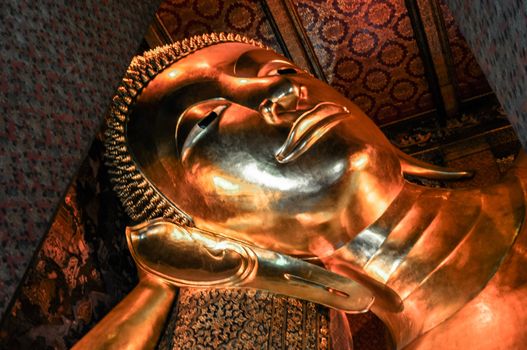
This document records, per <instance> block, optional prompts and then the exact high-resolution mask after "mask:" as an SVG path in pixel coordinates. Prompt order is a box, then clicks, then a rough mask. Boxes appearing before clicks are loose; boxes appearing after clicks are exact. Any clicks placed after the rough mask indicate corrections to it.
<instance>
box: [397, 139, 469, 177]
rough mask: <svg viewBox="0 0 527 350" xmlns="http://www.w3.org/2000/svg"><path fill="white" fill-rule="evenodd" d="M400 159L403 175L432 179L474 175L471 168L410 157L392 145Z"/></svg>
mask: <svg viewBox="0 0 527 350" xmlns="http://www.w3.org/2000/svg"><path fill="white" fill-rule="evenodd" d="M394 148H395V150H396V153H397V156H398V157H399V160H400V161H401V169H402V171H403V174H404V175H412V176H416V177H420V178H423V179H432V180H461V179H469V178H471V177H473V176H474V171H472V170H458V169H452V168H446V167H440V166H437V165H433V164H428V163H426V162H423V161H421V160H419V159H416V158H413V157H410V156H409V155H407V154H406V153H404V152H402V151H401V150H399V149H398V148H397V147H394Z"/></svg>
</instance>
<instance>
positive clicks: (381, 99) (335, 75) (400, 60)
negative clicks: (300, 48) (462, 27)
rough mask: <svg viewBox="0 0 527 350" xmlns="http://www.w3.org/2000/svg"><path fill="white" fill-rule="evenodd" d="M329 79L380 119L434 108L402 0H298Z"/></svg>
mask: <svg viewBox="0 0 527 350" xmlns="http://www.w3.org/2000/svg"><path fill="white" fill-rule="evenodd" d="M294 4H295V6H296V9H297V11H298V13H299V16H300V18H301V20H302V22H303V24H304V27H305V30H306V33H307V35H308V37H309V39H310V41H311V42H312V44H313V48H314V50H315V52H316V54H317V56H318V59H319V60H320V63H321V65H322V67H323V69H324V71H325V74H326V77H327V78H328V81H329V82H330V84H331V85H333V86H334V87H336V88H337V89H338V90H340V91H341V92H342V93H344V94H345V95H347V96H348V97H349V98H351V99H352V100H353V101H355V103H357V104H358V105H359V106H360V107H361V108H362V109H363V110H364V111H365V112H366V113H367V114H368V115H369V116H370V117H372V118H373V119H374V120H375V121H376V122H377V123H379V124H386V123H389V122H393V121H397V120H399V119H402V118H405V117H409V116H412V115H415V114H418V113H422V112H425V111H429V110H432V109H434V104H433V102H432V97H431V94H430V91H429V89H428V84H427V81H426V78H425V75H424V69H423V64H422V61H421V58H420V56H419V51H418V47H417V44H416V42H415V39H414V36H413V31H412V27H411V24H410V18H409V17H408V14H407V11H406V8H405V6H404V3H403V1H402V0H354V1H350V0H333V1H321V0H294Z"/></svg>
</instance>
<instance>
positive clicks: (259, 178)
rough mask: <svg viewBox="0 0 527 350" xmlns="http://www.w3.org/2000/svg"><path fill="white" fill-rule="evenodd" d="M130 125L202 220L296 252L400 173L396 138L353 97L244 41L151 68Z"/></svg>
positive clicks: (356, 222) (373, 206)
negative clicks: (151, 75) (152, 71)
mask: <svg viewBox="0 0 527 350" xmlns="http://www.w3.org/2000/svg"><path fill="white" fill-rule="evenodd" d="M127 135H128V142H129V146H130V149H131V151H132V154H133V156H134V158H135V159H136V161H137V163H138V164H139V165H140V167H141V169H142V171H143V172H144V173H145V174H146V176H147V177H148V179H149V180H150V181H151V182H152V183H153V184H154V185H155V186H156V187H157V188H158V189H159V190H160V191H161V192H162V193H163V194H164V195H165V196H166V197H167V199H169V200H170V201H171V202H173V203H174V204H175V205H176V206H177V207H179V208H180V209H182V210H183V211H184V212H186V213H187V214H189V215H190V216H191V217H192V218H193V220H194V223H195V224H196V226H197V227H199V228H202V229H205V230H211V231H214V232H217V233H220V234H223V235H227V236H230V237H233V238H238V239H240V240H243V241H246V242H251V243H252V244H256V245H258V246H261V247H265V248H269V249H273V250H276V251H280V252H283V253H287V254H292V255H299V256H325V255H329V254H331V253H332V252H333V251H334V250H335V249H337V248H339V247H340V246H342V245H344V244H345V243H347V242H348V241H349V240H350V239H352V238H353V237H354V236H355V235H356V234H357V233H358V232H360V231H361V230H363V229H364V228H365V227H367V226H368V225H369V224H371V223H373V222H374V221H375V220H376V219H377V218H378V217H379V216H380V215H381V214H382V212H384V210H385V209H386V208H387V206H388V205H389V204H390V203H391V201H392V200H393V198H394V197H395V196H396V195H397V194H398V193H399V191H400V190H401V188H402V185H403V179H402V175H401V169H400V165H399V160H398V158H397V156H396V155H395V154H394V152H393V147H392V146H391V145H390V144H389V143H388V141H387V140H386V138H385V137H384V135H383V134H382V133H381V132H380V130H379V129H378V128H377V127H376V126H375V124H374V123H373V122H372V121H371V120H370V119H369V118H368V117H367V116H366V115H364V113H363V112H362V111H360V110H359V109H358V107H357V106H355V105H354V104H353V103H351V102H350V101H349V100H348V99H346V98H345V97H344V96H342V95H341V94H339V93H338V92H337V91H335V90H334V89H332V88H331V87H329V86H328V85H326V84H325V83H323V82H321V81H319V80H317V79H315V78H314V77H312V76H311V75H309V74H307V73H305V72H304V71H302V70H301V69H299V68H298V67H296V66H295V65H294V64H293V63H291V62H289V61H288V60H287V59H285V58H284V57H282V56H280V55H278V54H276V53H274V52H273V51H270V50H265V49H260V48H258V47H255V46H252V45H249V44H244V43H224V44H218V45H214V46H210V47H207V48H204V49H201V50H199V51H197V52H194V53H192V54H190V55H188V56H187V57H185V58H183V59H181V60H179V61H177V62H176V63H174V64H172V65H171V66H169V67H168V68H167V69H166V70H164V71H163V72H162V73H160V74H159V75H158V76H156V77H155V78H154V79H153V80H152V81H151V82H150V83H149V85H148V86H147V87H146V89H145V90H144V91H143V92H142V93H141V94H140V96H139V98H138V100H137V103H136V104H135V106H134V109H133V111H132V113H131V116H130V122H129V124H128V130H127Z"/></svg>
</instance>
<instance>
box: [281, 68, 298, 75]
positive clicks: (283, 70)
mask: <svg viewBox="0 0 527 350" xmlns="http://www.w3.org/2000/svg"><path fill="white" fill-rule="evenodd" d="M276 73H277V74H278V75H287V74H296V73H297V71H296V69H294V68H280V69H277V70H276Z"/></svg>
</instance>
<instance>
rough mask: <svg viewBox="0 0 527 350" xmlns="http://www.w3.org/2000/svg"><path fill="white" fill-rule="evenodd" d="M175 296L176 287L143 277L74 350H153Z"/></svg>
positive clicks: (150, 277) (157, 279) (146, 276)
mask: <svg viewBox="0 0 527 350" xmlns="http://www.w3.org/2000/svg"><path fill="white" fill-rule="evenodd" d="M175 295H176V289H175V287H174V286H172V285H169V284H167V283H165V282H163V281H162V280H160V279H159V278H157V277H154V276H151V275H146V274H142V276H141V280H140V282H139V284H138V285H137V286H136V287H135V288H134V289H133V290H132V292H130V294H128V296H126V298H124V299H123V300H122V301H121V302H120V303H119V304H118V305H117V306H116V307H115V308H114V309H113V310H112V311H110V313H109V314H108V315H106V316H105V317H104V318H103V319H102V321H100V322H99V323H98V324H97V325H96V326H95V327H93V328H92V329H91V331H89V332H88V333H87V334H86V335H85V336H84V337H83V338H82V339H81V340H80V341H79V342H78V343H77V344H75V346H74V347H73V348H72V349H73V350H81V349H127V350H135V349H137V350H145V349H154V348H155V346H156V344H157V342H158V339H159V336H160V334H161V331H162V330H163V327H164V324H165V320H166V318H167V315H168V313H169V311H170V306H171V305H172V303H173V301H174V297H175Z"/></svg>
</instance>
